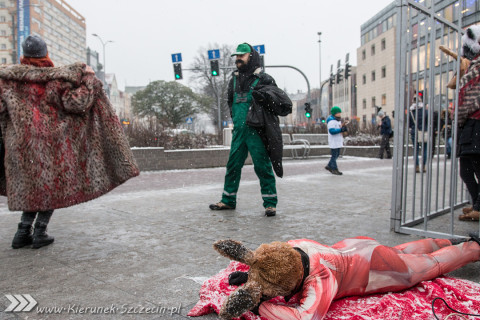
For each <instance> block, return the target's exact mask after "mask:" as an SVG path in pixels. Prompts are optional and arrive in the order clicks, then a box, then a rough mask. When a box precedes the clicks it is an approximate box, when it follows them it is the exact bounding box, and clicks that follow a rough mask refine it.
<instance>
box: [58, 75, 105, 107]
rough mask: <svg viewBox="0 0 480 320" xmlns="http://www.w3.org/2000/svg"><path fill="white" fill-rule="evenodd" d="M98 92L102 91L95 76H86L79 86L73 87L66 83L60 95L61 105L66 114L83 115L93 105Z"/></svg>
mask: <svg viewBox="0 0 480 320" xmlns="http://www.w3.org/2000/svg"><path fill="white" fill-rule="evenodd" d="M99 90H102V87H101V83H100V81H99V80H98V79H97V78H96V77H95V75H93V74H92V75H91V74H87V75H85V76H84V77H83V78H82V81H81V84H80V86H78V87H75V86H74V85H73V84H70V83H68V84H67V87H66V89H65V91H64V92H63V94H62V104H63V107H64V108H65V110H66V111H67V112H71V113H84V112H86V111H88V109H90V107H91V106H92V105H93V104H94V103H95V100H96V98H97V94H98V92H99Z"/></svg>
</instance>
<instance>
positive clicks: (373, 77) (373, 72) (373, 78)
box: [372, 71, 375, 81]
mask: <svg viewBox="0 0 480 320" xmlns="http://www.w3.org/2000/svg"><path fill="white" fill-rule="evenodd" d="M372 81H375V71H372Z"/></svg>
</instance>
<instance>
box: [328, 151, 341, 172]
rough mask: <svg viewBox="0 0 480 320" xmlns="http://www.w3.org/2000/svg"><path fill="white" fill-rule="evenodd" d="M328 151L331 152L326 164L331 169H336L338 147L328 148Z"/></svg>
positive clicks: (338, 153)
mask: <svg viewBox="0 0 480 320" xmlns="http://www.w3.org/2000/svg"><path fill="white" fill-rule="evenodd" d="M330 153H331V154H332V157H331V158H330V161H329V162H328V166H329V167H330V169H332V170H338V167H337V159H338V157H339V156H340V148H338V149H330Z"/></svg>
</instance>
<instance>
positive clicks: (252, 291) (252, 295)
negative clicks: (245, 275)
mask: <svg viewBox="0 0 480 320" xmlns="http://www.w3.org/2000/svg"><path fill="white" fill-rule="evenodd" d="M261 297H262V289H261V287H260V285H259V284H258V283H257V282H255V281H250V282H247V284H246V285H245V286H243V287H240V288H238V289H237V290H235V291H234V292H232V294H230V296H228V298H227V300H225V302H224V303H223V306H222V308H221V309H220V312H219V313H218V315H219V316H220V318H221V319H223V320H230V319H232V318H238V317H240V316H241V315H242V314H244V313H245V312H247V311H249V310H252V309H253V308H255V307H256V306H257V305H258V304H259V303H260V298H261Z"/></svg>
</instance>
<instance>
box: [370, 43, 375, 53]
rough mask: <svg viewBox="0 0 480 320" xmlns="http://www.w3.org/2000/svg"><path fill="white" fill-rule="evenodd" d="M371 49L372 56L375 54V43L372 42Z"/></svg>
mask: <svg viewBox="0 0 480 320" xmlns="http://www.w3.org/2000/svg"><path fill="white" fill-rule="evenodd" d="M371 51H372V56H374V55H375V45H374V44H372V50H371Z"/></svg>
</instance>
